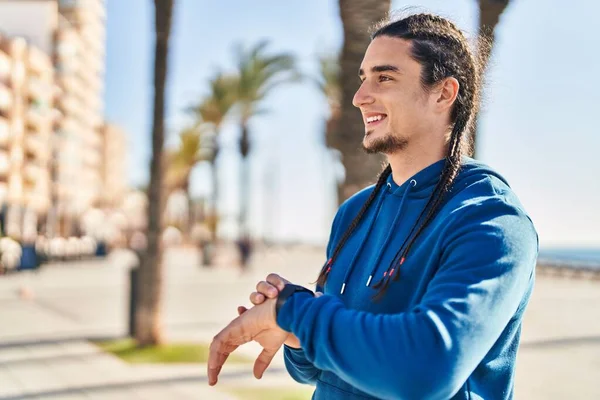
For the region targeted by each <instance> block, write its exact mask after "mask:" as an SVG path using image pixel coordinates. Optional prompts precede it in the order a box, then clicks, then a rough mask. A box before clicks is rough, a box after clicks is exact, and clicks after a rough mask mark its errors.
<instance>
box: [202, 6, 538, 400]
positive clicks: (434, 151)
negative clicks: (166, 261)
mask: <svg viewBox="0 0 600 400" xmlns="http://www.w3.org/2000/svg"><path fill="white" fill-rule="evenodd" d="M359 77H360V80H361V86H360V88H359V89H358V91H357V92H356V95H355V96H354V105H355V106H356V107H357V108H359V109H360V111H361V113H362V115H363V119H364V123H365V135H364V138H363V140H362V145H363V147H364V149H365V150H366V151H367V152H369V153H383V154H385V155H386V156H387V159H388V163H389V164H388V166H387V167H386V168H385V169H384V170H383V172H382V173H381V175H380V176H379V178H378V181H377V184H375V185H374V186H371V187H368V188H366V189H364V190H363V191H361V192H359V193H357V194H356V195H354V196H353V197H352V198H350V199H348V200H347V201H346V202H345V203H344V204H343V205H342V206H341V207H340V209H339V210H338V213H337V215H336V217H335V220H334V222H333V227H332V231H331V236H330V240H329V244H328V247H327V261H326V262H325V265H324V266H323V268H322V270H321V272H320V274H319V277H318V280H317V291H318V292H323V295H320V293H319V295H314V294H313V293H312V292H311V291H310V290H308V289H304V288H301V287H298V286H295V285H292V284H291V283H289V282H287V281H285V280H284V279H283V278H281V277H279V276H277V275H273V274H272V275H270V276H269V277H268V278H267V280H266V281H263V282H259V284H258V285H257V291H256V292H254V293H252V294H251V301H252V303H253V304H255V306H254V307H253V308H251V309H249V310H246V309H245V308H242V309H241V310H240V314H241V315H240V317H238V318H237V319H235V320H234V321H232V322H231V324H229V325H228V326H227V327H226V328H225V329H223V330H222V331H221V332H220V333H219V334H218V335H217V336H215V339H214V341H213V343H212V345H211V354H210V359H209V363H208V375H209V383H210V384H211V385H214V384H216V382H217V378H218V374H219V372H220V370H221V368H222V366H223V364H224V363H225V361H226V359H227V356H228V354H230V353H231V352H232V351H234V350H235V349H236V348H237V346H239V345H241V344H243V343H246V342H248V341H250V340H255V341H257V342H259V343H260V344H261V345H262V346H263V348H264V351H263V352H262V353H261V355H260V356H259V357H258V359H257V362H256V364H255V369H254V373H255V375H256V376H257V377H260V376H262V374H263V372H264V371H265V369H266V368H267V367H268V365H269V363H270V361H271V359H272V358H273V356H274V355H275V353H276V352H277V350H278V349H279V348H280V347H281V346H282V345H283V344H285V345H286V346H285V352H284V355H285V361H286V366H287V369H288V371H289V373H290V374H291V376H292V377H293V378H294V379H296V380H297V381H298V382H301V383H308V384H313V385H315V386H316V390H315V392H314V395H313V399H317V400H320V399H411V400H412V399H444V400H445V399H450V398H452V399H486V400H488V399H512V398H513V376H514V370H515V361H516V354H517V349H518V346H519V338H520V331H521V321H522V317H523V313H524V311H525V308H526V306H527V303H528V300H529V297H530V295H531V291H532V289H533V283H534V268H535V263H536V258H537V253H538V242H537V234H536V232H535V229H534V227H533V224H532V222H531V220H530V219H529V217H528V216H527V214H526V212H525V211H524V209H523V207H522V205H521V204H520V202H519V200H518V199H517V197H516V195H515V194H514V193H513V192H512V190H511V189H510V187H509V186H508V183H507V182H506V180H504V179H503V178H502V177H501V176H500V175H499V174H498V173H497V172H495V171H494V170H492V169H491V168H489V167H488V166H486V165H483V164H481V163H479V162H476V161H474V160H472V159H470V158H467V157H464V156H463V152H464V151H465V149H466V146H467V145H466V141H467V137H468V134H469V129H470V128H471V125H472V121H473V119H474V116H475V114H476V112H477V102H478V98H479V85H480V76H479V70H478V66H477V63H476V61H475V58H474V56H473V54H472V52H471V50H470V49H469V46H468V44H467V41H466V39H465V37H464V36H463V34H462V33H461V32H460V31H459V30H458V29H457V28H456V27H455V26H454V25H453V24H452V23H451V22H450V21H448V20H446V19H444V18H441V17H438V16H435V15H429V14H418V15H412V16H409V17H406V18H404V19H401V20H397V21H392V22H388V23H386V24H383V25H381V26H380V27H379V28H378V29H377V30H376V31H375V33H374V34H373V36H372V41H371V43H370V45H369V47H368V49H367V51H366V53H365V56H364V59H363V62H362V65H361V68H360V71H359Z"/></svg>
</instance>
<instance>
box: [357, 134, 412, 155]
mask: <svg viewBox="0 0 600 400" xmlns="http://www.w3.org/2000/svg"><path fill="white" fill-rule="evenodd" d="M407 146H408V140H407V139H405V138H402V137H398V136H394V135H393V134H391V133H386V134H385V136H383V137H380V138H377V139H373V140H372V141H370V142H368V143H367V144H366V145H365V141H364V140H363V142H362V148H363V150H364V151H365V153H367V154H376V153H382V154H393V153H396V152H398V151H401V150H404V149H406V147H407Z"/></svg>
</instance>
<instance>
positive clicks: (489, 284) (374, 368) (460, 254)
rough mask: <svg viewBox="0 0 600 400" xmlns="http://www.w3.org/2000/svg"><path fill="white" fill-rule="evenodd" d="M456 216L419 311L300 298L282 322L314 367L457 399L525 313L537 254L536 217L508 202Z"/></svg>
mask: <svg viewBox="0 0 600 400" xmlns="http://www.w3.org/2000/svg"><path fill="white" fill-rule="evenodd" d="M456 212H457V213H460V214H459V215H457V218H455V219H453V220H454V221H460V223H456V224H454V225H455V226H449V228H450V229H448V230H447V232H448V233H447V234H446V237H445V238H444V243H443V252H442V255H441V260H440V267H439V269H438V271H437V272H436V274H435V275H434V277H433V278H432V280H431V282H430V284H429V285H428V289H427V292H426V293H425V295H424V298H423V299H422V301H421V303H419V304H418V305H417V306H416V307H414V308H413V309H411V310H410V311H407V312H403V313H399V314H373V313H368V312H363V311H356V310H350V309H347V308H345V306H344V305H343V303H342V302H341V300H340V299H338V298H337V297H335V296H331V295H324V296H321V297H319V298H312V297H311V296H310V295H307V294H304V293H298V294H296V295H294V296H293V297H292V298H291V299H290V300H289V301H288V302H287V303H286V304H285V306H284V307H283V308H282V309H281V310H280V312H279V314H278V318H277V323H278V324H279V326H281V327H282V328H283V329H285V330H288V331H291V332H293V333H294V334H295V335H296V336H297V337H298V339H299V340H300V342H301V343H302V348H303V350H304V356H305V358H306V360H307V361H309V362H312V363H313V365H314V367H315V368H318V369H321V370H327V371H332V372H334V373H335V374H336V375H338V376H339V377H340V378H341V379H343V380H344V381H346V382H348V383H349V384H351V385H353V386H354V387H356V388H358V389H360V390H362V391H364V392H366V393H369V394H371V395H374V396H376V397H383V398H394V399H425V398H426V399H448V398H451V397H452V396H453V395H454V394H455V393H456V392H457V391H458V390H459V389H460V387H461V386H462V385H463V384H464V382H465V381H466V380H467V378H468V377H469V375H470V374H471V373H472V371H473V370H474V369H475V368H476V366H477V365H478V364H479V363H480V362H481V361H482V360H483V358H484V356H485V355H486V354H487V352H488V351H489V350H490V349H491V347H492V346H493V344H494V343H495V342H496V340H497V339H498V338H499V337H500V335H501V333H502V331H503V330H504V328H505V326H506V325H507V324H508V322H509V320H510V319H511V318H512V316H513V315H514V314H515V312H516V311H517V309H518V307H519V305H520V303H521V302H522V300H523V298H524V296H525V295H526V293H527V291H528V290H529V288H530V286H531V284H532V279H533V268H534V265H535V260H536V257H537V251H538V245H537V234H536V233H535V230H534V228H533V225H532V223H531V221H530V220H529V218H528V217H527V216H525V215H524V214H523V213H522V212H520V211H519V210H518V209H517V208H515V207H513V206H510V205H508V204H506V203H505V202H504V201H502V200H499V199H497V198H494V199H492V200H488V201H485V202H482V203H478V204H476V205H473V206H469V207H465V208H464V209H461V210H457V211H456Z"/></svg>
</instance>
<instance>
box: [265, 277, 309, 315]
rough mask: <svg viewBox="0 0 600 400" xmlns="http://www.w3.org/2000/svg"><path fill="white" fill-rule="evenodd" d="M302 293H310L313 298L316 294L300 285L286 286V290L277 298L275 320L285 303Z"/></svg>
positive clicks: (289, 284) (290, 284)
mask: <svg viewBox="0 0 600 400" xmlns="http://www.w3.org/2000/svg"><path fill="white" fill-rule="evenodd" d="M298 292H301V293H310V294H311V295H312V296H314V295H315V294H314V293H313V292H312V291H311V290H309V289H307V288H305V287H303V286H299V285H294V284H292V283H288V284H286V285H285V286H284V288H283V289H282V290H281V291H280V292H279V295H278V296H277V302H276V304H275V320H277V316H278V315H279V311H280V310H281V309H282V308H283V306H284V305H285V303H286V302H287V301H288V300H289V299H290V298H291V297H292V296H293V295H294V294H296V293H298Z"/></svg>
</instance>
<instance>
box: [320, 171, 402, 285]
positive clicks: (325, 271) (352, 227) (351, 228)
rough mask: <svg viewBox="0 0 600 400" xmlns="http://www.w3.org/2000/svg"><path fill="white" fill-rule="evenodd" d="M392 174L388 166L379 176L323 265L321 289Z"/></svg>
mask: <svg viewBox="0 0 600 400" xmlns="http://www.w3.org/2000/svg"><path fill="white" fill-rule="evenodd" d="M391 173H392V167H391V166H390V165H389V164H388V165H387V167H385V169H384V170H383V171H382V172H381V174H379V178H378V179H377V184H376V185H375V188H374V189H373V191H372V192H371V194H370V195H369V197H368V198H367V201H365V203H364V204H363V206H362V208H361V209H360V211H359V212H358V214H357V215H356V217H354V219H353V220H352V222H351V223H350V225H349V226H348V228H346V231H345V232H344V234H343V235H342V239H341V240H340V241H339V242H338V243H337V245H336V246H335V250H334V251H333V254H332V255H331V257H330V258H329V259H328V260H327V262H326V263H325V265H323V267H322V268H321V272H320V273H319V277H318V278H317V282H316V284H317V285H319V286H321V287H323V286H324V285H325V282H326V281H327V276H328V275H329V271H331V266H332V265H333V263H334V262H335V260H336V258H337V256H338V254H339V253H340V251H341V250H342V247H344V245H345V244H346V241H348V239H349V238H350V236H352V234H353V233H354V231H355V230H356V228H357V227H358V225H359V224H360V222H361V220H362V218H363V215H364V214H365V212H366V211H367V210H368V209H369V207H370V206H371V204H372V203H373V200H375V198H376V197H377V194H378V193H379V191H380V190H381V187H382V186H383V185H384V184H385V181H386V180H387V178H388V177H389V176H390V174H391Z"/></svg>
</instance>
